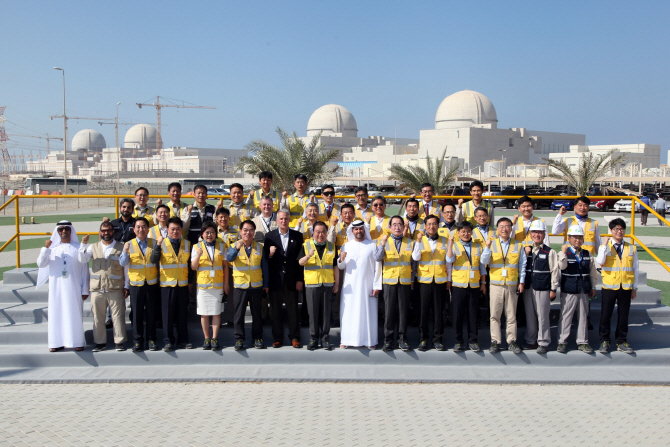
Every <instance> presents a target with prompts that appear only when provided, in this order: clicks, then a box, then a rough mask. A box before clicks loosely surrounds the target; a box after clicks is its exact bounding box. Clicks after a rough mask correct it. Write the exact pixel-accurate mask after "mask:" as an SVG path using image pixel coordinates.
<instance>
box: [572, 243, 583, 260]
mask: <svg viewBox="0 0 670 447" xmlns="http://www.w3.org/2000/svg"><path fill="white" fill-rule="evenodd" d="M570 250H572V253H573V254H574V255H575V258H577V261H578V262H579V263H580V264H581V263H582V259H584V256H580V255H578V254H577V252H576V251H575V249H574V248H572V245H571V246H570Z"/></svg>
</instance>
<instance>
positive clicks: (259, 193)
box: [254, 188, 282, 213]
mask: <svg viewBox="0 0 670 447" xmlns="http://www.w3.org/2000/svg"><path fill="white" fill-rule="evenodd" d="M265 196H270V197H272V211H274V212H275V213H276V212H277V211H279V201H280V200H281V197H282V196H281V194H280V193H279V191H272V190H271V191H270V193H269V194H265V193H264V192H263V189H262V188H258V189H257V190H256V191H254V208H256V209H257V210H258V212H259V213H260V211H261V199H262V198H263V197H265Z"/></svg>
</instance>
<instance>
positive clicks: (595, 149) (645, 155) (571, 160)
mask: <svg viewBox="0 0 670 447" xmlns="http://www.w3.org/2000/svg"><path fill="white" fill-rule="evenodd" d="M612 149H615V152H614V153H613V155H614V156H616V155H619V154H623V155H625V156H626V159H625V160H624V162H623V163H621V165H620V166H617V168H623V167H625V166H627V165H630V164H633V165H638V166H639V165H642V168H643V169H647V168H658V167H659V166H660V165H661V146H660V145H659V144H603V145H598V146H593V145H590V146H586V145H571V146H570V150H569V152H560V153H550V154H549V157H548V158H549V159H552V160H563V161H565V163H566V164H567V165H568V166H577V165H579V160H581V158H582V157H583V156H585V155H586V154H589V153H592V154H594V155H596V156H597V155H600V156H604V155H605V154H607V153H608V152H609V151H610V150H612Z"/></svg>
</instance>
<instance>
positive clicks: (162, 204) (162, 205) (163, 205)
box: [156, 203, 170, 214]
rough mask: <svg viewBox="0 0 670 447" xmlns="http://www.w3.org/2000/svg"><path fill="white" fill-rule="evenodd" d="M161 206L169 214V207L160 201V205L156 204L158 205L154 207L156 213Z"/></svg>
mask: <svg viewBox="0 0 670 447" xmlns="http://www.w3.org/2000/svg"><path fill="white" fill-rule="evenodd" d="M161 208H165V209H166V210H168V214H170V207H169V206H167V205H166V204H164V203H161V204H160V205H158V206H157V207H156V213H158V210H159V209H161Z"/></svg>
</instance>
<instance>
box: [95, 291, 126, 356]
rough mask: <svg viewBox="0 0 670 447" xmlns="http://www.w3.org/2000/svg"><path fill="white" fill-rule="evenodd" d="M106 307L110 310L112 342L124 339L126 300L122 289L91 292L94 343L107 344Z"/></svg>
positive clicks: (120, 341) (121, 341)
mask: <svg viewBox="0 0 670 447" xmlns="http://www.w3.org/2000/svg"><path fill="white" fill-rule="evenodd" d="M107 307H109V309H110V310H111V311H112V323H113V324H114V343H116V344H120V343H125V341H126V300H125V299H124V298H123V291H122V290H112V291H110V292H91V311H92V312H93V342H94V343H95V344H96V345H104V344H107V328H105V318H106V317H107Z"/></svg>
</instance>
